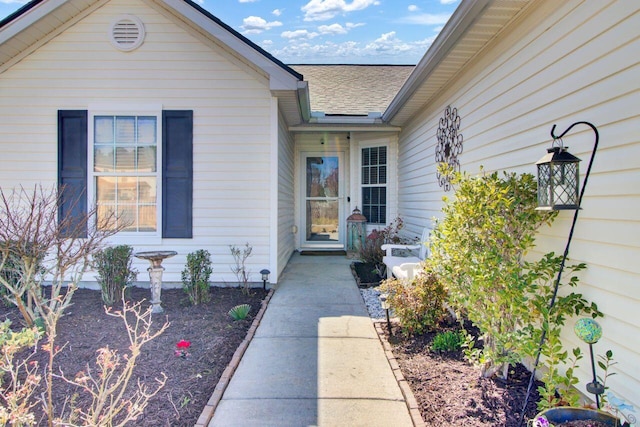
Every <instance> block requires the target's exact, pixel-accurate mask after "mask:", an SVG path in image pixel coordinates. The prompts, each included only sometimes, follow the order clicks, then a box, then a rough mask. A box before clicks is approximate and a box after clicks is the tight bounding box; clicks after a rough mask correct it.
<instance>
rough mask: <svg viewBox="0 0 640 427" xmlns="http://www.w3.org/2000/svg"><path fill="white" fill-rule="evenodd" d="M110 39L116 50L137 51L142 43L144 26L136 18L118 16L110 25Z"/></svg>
mask: <svg viewBox="0 0 640 427" xmlns="http://www.w3.org/2000/svg"><path fill="white" fill-rule="evenodd" d="M110 39H111V44H112V45H113V46H115V47H116V49H119V50H122V51H125V52H129V51H132V50H134V49H137V48H138V47H140V45H141V44H142V42H143V41H144V25H143V24H142V21H141V20H140V19H139V18H137V17H136V16H133V15H122V16H119V17H118V18H116V19H115V20H114V21H113V23H112V24H111V33H110Z"/></svg>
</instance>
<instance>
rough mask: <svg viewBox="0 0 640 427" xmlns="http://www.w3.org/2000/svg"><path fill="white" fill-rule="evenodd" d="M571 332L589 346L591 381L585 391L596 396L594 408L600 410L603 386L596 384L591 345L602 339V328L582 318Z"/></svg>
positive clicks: (593, 321)
mask: <svg viewBox="0 0 640 427" xmlns="http://www.w3.org/2000/svg"><path fill="white" fill-rule="evenodd" d="M573 331H574V332H575V333H576V335H577V336H578V338H580V339H581V340H582V341H584V342H586V343H587V344H589V354H590V355H591V372H592V373H593V381H592V382H590V383H589V384H587V391H588V392H589V393H591V394H594V395H595V396H596V406H597V407H598V409H600V395H601V394H602V393H604V385H602V384H600V383H599V382H598V377H597V376H596V362H595V361H594V359H593V344H595V343H597V342H598V340H599V339H600V338H602V327H600V325H599V324H598V322H596V321H595V320H593V319H590V318H588V317H587V318H583V319H580V320H578V321H577V322H576V324H575V326H574V327H573Z"/></svg>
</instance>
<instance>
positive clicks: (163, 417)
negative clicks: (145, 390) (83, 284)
mask: <svg viewBox="0 0 640 427" xmlns="http://www.w3.org/2000/svg"><path fill="white" fill-rule="evenodd" d="M266 294H267V293H266V292H265V291H263V290H262V289H251V292H250V295H248V296H247V295H244V294H243V293H242V291H241V290H240V289H238V288H211V296H212V298H211V301H210V302H209V303H206V304H201V305H197V306H190V305H188V304H187V300H186V295H185V294H184V292H183V291H182V290H181V289H165V290H163V291H162V306H163V307H164V309H165V312H164V313H162V314H154V315H153V322H155V326H154V327H156V328H159V327H160V326H161V325H162V324H163V323H164V321H165V320H168V321H169V322H170V326H169V327H168V329H167V330H166V331H165V332H164V333H163V334H162V335H160V336H159V337H157V338H156V339H155V340H153V341H151V342H149V343H147V344H146V345H145V346H144V347H143V348H142V354H141V356H140V358H139V359H138V363H137V367H136V369H135V372H134V378H133V379H132V384H135V382H136V381H137V380H138V379H140V380H141V381H143V382H145V383H147V384H148V385H149V386H150V387H152V388H153V385H154V378H158V377H160V373H161V372H164V373H165V374H166V375H167V377H168V379H167V382H166V384H165V386H164V388H163V389H162V390H160V392H159V393H158V394H157V395H156V396H155V397H153V399H152V400H151V401H150V402H149V405H148V406H147V408H146V410H145V412H144V415H143V417H141V418H140V419H138V420H136V422H135V425H136V426H193V425H194V424H195V423H196V421H197V419H198V417H199V416H200V413H201V412H202V410H203V408H204V406H205V405H206V403H207V401H208V400H209V398H210V397H211V394H212V393H213V390H214V388H215V386H216V384H217V382H218V380H219V378H220V376H221V375H222V372H223V371H224V369H225V368H226V366H227V364H228V363H229V361H230V360H231V358H232V356H233V353H234V351H235V350H236V348H237V347H238V346H239V344H240V343H241V342H242V340H243V339H244V337H245V335H246V333H247V330H248V329H249V327H250V326H251V322H252V320H253V317H254V316H255V315H256V313H257V312H258V310H260V306H261V301H262V300H263V299H264V297H265V296H266ZM128 298H129V299H131V300H132V301H140V300H142V299H145V300H147V301H148V300H149V299H150V291H149V290H148V289H139V288H134V289H132V290H131V292H130V295H129V297H128ZM72 303H73V305H72V306H71V307H70V308H69V309H68V310H67V312H66V313H65V316H64V317H63V318H62V319H61V320H60V323H59V334H58V339H57V343H58V344H59V345H62V344H64V343H67V345H66V348H64V350H63V351H62V353H60V354H59V355H58V356H57V357H56V363H57V365H58V367H59V369H60V370H62V372H64V374H65V376H67V377H68V378H73V377H74V376H75V375H76V373H78V372H79V371H81V370H85V369H86V366H87V363H88V362H89V361H92V363H95V357H96V350H97V349H98V348H101V347H104V346H109V348H112V349H118V353H119V354H120V355H123V354H125V353H127V349H128V346H129V341H128V338H127V336H126V332H125V328H124V323H123V321H122V320H121V319H119V318H114V317H110V316H107V315H106V314H105V312H104V308H103V304H102V300H101V298H100V292H99V291H92V290H86V289H80V290H78V291H77V292H76V294H75V295H74V296H73V300H72ZM245 303H247V304H250V305H251V312H250V315H249V317H248V318H247V319H245V320H241V321H233V320H232V319H231V318H230V317H229V315H228V314H227V313H228V311H229V309H231V308H232V307H234V306H236V305H238V304H245ZM146 304H148V303H146V302H145V303H144V307H145V308H146V306H147V305H146ZM115 308H116V309H117V308H118V307H117V306H116V307H115ZM5 318H10V319H11V320H12V322H13V325H14V326H19V325H20V324H21V317H20V316H19V314H18V313H17V310H16V309H14V308H12V307H5V306H3V305H2V304H0V321H2V320H4V319H5ZM180 340H187V341H190V342H191V347H190V348H189V353H190V356H189V357H187V358H186V359H183V358H181V357H176V355H175V354H174V351H175V349H176V343H177V342H178V341H180ZM45 356H46V354H45V353H44V352H39V354H38V355H37V356H36V360H38V361H39V363H40V366H44V364H45ZM57 369H58V368H56V370H57ZM43 383H44V380H43ZM54 390H55V391H54V393H55V399H56V402H55V403H56V407H57V408H62V406H63V405H64V403H65V399H67V398H69V397H71V396H73V395H74V393H75V392H76V390H75V388H74V387H73V386H70V385H68V384H66V383H64V382H62V381H61V380H56V381H54ZM38 395H39V393H38ZM86 401H87V397H86V396H82V395H80V396H79V397H78V398H77V400H76V402H77V403H78V404H79V405H82V404H83V403H86ZM67 405H68V403H67ZM39 411H40V409H39V408H36V410H34V413H36V414H37V415H39V414H40V412H39Z"/></svg>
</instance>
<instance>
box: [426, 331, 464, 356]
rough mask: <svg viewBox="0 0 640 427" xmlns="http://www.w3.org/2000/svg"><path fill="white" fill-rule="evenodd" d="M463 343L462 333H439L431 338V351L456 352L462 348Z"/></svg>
mask: <svg viewBox="0 0 640 427" xmlns="http://www.w3.org/2000/svg"><path fill="white" fill-rule="evenodd" d="M464 341H465V336H464V333H463V332H462V331H445V332H440V333H438V334H437V335H436V336H435V337H433V342H432V343H431V350H433V351H441V352H449V351H457V350H460V349H461V348H462V344H464Z"/></svg>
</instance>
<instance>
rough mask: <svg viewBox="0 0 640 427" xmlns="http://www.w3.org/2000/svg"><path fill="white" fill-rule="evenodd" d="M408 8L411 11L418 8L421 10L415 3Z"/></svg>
mask: <svg viewBox="0 0 640 427" xmlns="http://www.w3.org/2000/svg"><path fill="white" fill-rule="evenodd" d="M407 9H408V10H409V12H417V11H418V10H420V8H419V7H418V6H416V5H415V4H410V5H409V7H408V8H407Z"/></svg>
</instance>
